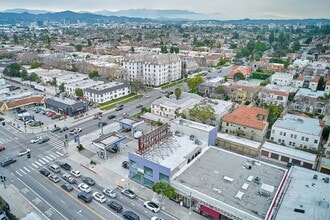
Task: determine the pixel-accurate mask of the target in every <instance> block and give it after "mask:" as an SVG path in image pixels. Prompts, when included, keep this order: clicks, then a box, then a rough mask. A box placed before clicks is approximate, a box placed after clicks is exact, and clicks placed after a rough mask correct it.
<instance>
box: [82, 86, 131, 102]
mask: <svg viewBox="0 0 330 220" xmlns="http://www.w3.org/2000/svg"><path fill="white" fill-rule="evenodd" d="M130 93H131V89H130V85H129V84H128V83H122V82H109V83H104V84H100V85H95V86H91V87H88V88H86V89H84V98H85V99H86V100H87V101H91V102H96V103H102V102H106V101H110V100H113V99H117V98H120V97H123V96H126V95H128V94H130Z"/></svg>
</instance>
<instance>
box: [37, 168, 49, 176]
mask: <svg viewBox="0 0 330 220" xmlns="http://www.w3.org/2000/svg"><path fill="white" fill-rule="evenodd" d="M39 172H40V173H41V174H42V175H44V176H48V175H49V174H50V172H49V170H48V169H46V168H41V169H40V170H39Z"/></svg>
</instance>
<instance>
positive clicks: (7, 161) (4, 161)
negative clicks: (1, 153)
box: [0, 157, 16, 167]
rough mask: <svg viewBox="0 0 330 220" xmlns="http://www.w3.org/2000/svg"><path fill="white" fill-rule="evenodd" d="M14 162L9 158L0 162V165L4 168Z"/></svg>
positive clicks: (14, 160)
mask: <svg viewBox="0 0 330 220" xmlns="http://www.w3.org/2000/svg"><path fill="white" fill-rule="evenodd" d="M15 162H16V159H14V158H11V157H10V158H6V159H4V160H2V161H1V162H0V164H1V166H2V167H6V166H9V165H10V164H12V163H15Z"/></svg>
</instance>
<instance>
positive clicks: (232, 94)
mask: <svg viewBox="0 0 330 220" xmlns="http://www.w3.org/2000/svg"><path fill="white" fill-rule="evenodd" d="M260 82H261V80H249V81H247V80H239V81H237V82H233V83H232V84H231V85H230V86H229V90H228V94H227V95H228V97H229V98H230V99H231V100H233V101H237V102H245V101H250V102H252V101H254V100H255V99H256V98H257V97H258V92H259V90H260Z"/></svg>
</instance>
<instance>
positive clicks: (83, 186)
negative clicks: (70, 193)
mask: <svg viewBox="0 0 330 220" xmlns="http://www.w3.org/2000/svg"><path fill="white" fill-rule="evenodd" d="M78 189H79V190H80V191H83V192H85V193H89V192H91V191H92V188H91V187H90V186H88V185H87V184H86V183H80V184H79V185H78Z"/></svg>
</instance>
